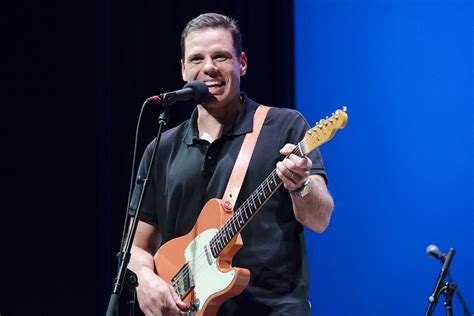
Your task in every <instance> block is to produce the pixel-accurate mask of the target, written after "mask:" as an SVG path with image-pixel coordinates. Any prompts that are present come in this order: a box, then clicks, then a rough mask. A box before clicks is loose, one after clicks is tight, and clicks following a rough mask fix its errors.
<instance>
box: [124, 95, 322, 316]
mask: <svg viewBox="0 0 474 316" xmlns="http://www.w3.org/2000/svg"><path fill="white" fill-rule="evenodd" d="M242 97H243V104H242V108H241V111H240V113H239V115H238V117H237V120H236V122H235V124H234V126H233V127H232V128H231V129H230V131H229V132H228V133H226V134H225V135H223V136H222V137H221V138H219V139H217V140H215V141H214V142H212V143H209V142H208V141H206V140H202V139H199V134H198V130H197V121H196V120H197V110H195V111H194V112H193V114H192V116H191V118H190V119H189V120H187V121H185V122H183V123H182V124H181V125H179V126H177V127H175V128H173V129H170V130H168V131H166V132H165V133H163V135H162V138H161V141H160V145H159V148H158V151H157V155H156V159H155V163H154V168H153V170H152V176H151V179H150V180H151V181H149V187H148V190H147V192H145V195H144V201H143V202H142V210H141V213H140V218H141V219H142V220H145V221H147V222H149V223H152V224H154V225H156V226H157V227H158V228H159V230H160V233H161V236H162V238H163V242H166V241H168V240H170V239H173V238H175V237H178V236H182V235H185V234H186V233H188V232H189V231H190V230H191V228H192V227H193V226H194V224H195V222H196V220H197V218H198V216H199V212H200V210H201V209H202V207H203V206H204V204H205V203H206V202H207V201H208V200H209V199H212V198H222V196H223V194H224V191H225V188H226V186H227V181H228V180H229V177H230V173H231V171H232V169H233V167H234V162H235V160H236V158H237V156H238V154H239V151H240V147H241V145H242V142H243V139H244V137H245V134H246V133H248V132H250V131H252V125H253V115H254V113H255V109H256V107H257V106H258V105H257V103H255V102H254V101H252V100H250V99H249V98H248V97H247V96H246V95H245V94H242ZM308 128H309V126H308V124H307V122H306V121H305V119H304V118H303V116H302V115H301V114H300V113H298V112H297V111H295V110H291V109H286V108H271V109H270V111H269V112H268V114H267V117H266V119H265V122H264V126H263V128H262V130H261V132H260V136H259V138H258V141H257V144H256V147H255V150H254V153H253V156H252V158H251V161H250V164H249V168H248V171H247V175H246V177H245V180H244V182H243V185H242V188H241V190H240V194H239V197H238V199H237V202H236V205H235V208H234V209H237V208H238V207H239V206H240V205H241V203H242V202H244V201H245V200H246V199H247V198H248V197H249V196H250V194H251V193H252V192H253V191H254V190H255V189H256V188H257V187H258V186H259V185H260V184H261V183H262V182H263V181H264V180H265V178H266V177H267V176H268V175H269V174H270V173H271V172H272V171H273V170H274V169H275V167H276V163H277V162H278V161H281V160H282V158H283V157H282V156H281V155H280V153H279V150H280V149H281V148H282V147H283V146H284V145H285V144H286V143H293V144H296V143H298V142H299V141H300V140H301V139H303V136H304V134H305V132H306V131H307V130H308ZM153 145H154V141H153V142H151V143H150V144H149V145H148V147H147V149H146V151H145V153H144V155H143V158H142V162H141V164H140V168H139V172H138V176H141V177H145V175H146V169H147V167H148V165H149V163H150V159H151V153H152V149H153ZM309 157H310V158H311V160H312V162H313V168H312V170H311V174H320V175H322V176H323V177H324V178H325V179H326V174H325V171H324V167H323V162H322V159H321V156H320V154H319V150H315V151H313V152H312V153H310V154H309ZM140 190H141V188H140V186H136V188H135V191H134V195H133V199H132V206H131V208H132V211H131V212H132V213H134V212H133V208H134V207H133V206H134V205H136V204H137V200H138V196H139V193H140ZM303 232H304V230H303V226H302V225H301V224H300V223H298V222H297V221H296V219H295V216H294V214H293V210H292V203H291V198H290V196H289V193H288V191H287V190H286V189H285V188H284V187H283V186H281V187H280V189H279V190H277V192H275V194H274V195H273V196H272V197H271V198H270V200H269V201H268V202H267V203H266V204H264V206H263V207H262V208H261V209H260V211H259V212H258V213H257V215H256V216H255V217H254V218H253V219H252V220H251V221H250V223H249V224H248V225H247V226H246V227H245V228H244V230H243V231H242V233H241V235H242V240H243V247H242V248H241V249H240V250H239V252H238V253H237V254H236V256H235V257H234V260H233V265H234V266H236V267H244V268H247V269H249V270H250V272H251V278H250V283H249V286H248V287H247V288H246V290H245V291H244V292H243V293H242V294H241V295H239V296H238V297H236V298H234V299H231V300H228V301H226V302H225V303H224V304H223V305H222V307H221V310H220V314H222V315H229V314H235V315H240V314H243V313H244V312H246V311H247V308H248V311H249V312H250V311H252V312H255V311H256V310H260V311H261V312H263V313H265V308H267V307H269V306H276V305H281V304H286V302H287V300H290V301H293V300H296V301H298V300H301V301H300V302H299V303H300V304H301V302H302V301H304V302H303V303H304V304H306V305H307V295H308V293H307V292H308V276H307V263H306V248H305V242H304V235H303ZM288 302H289V301H288ZM259 308H263V309H259ZM308 311H309V309H308Z"/></svg>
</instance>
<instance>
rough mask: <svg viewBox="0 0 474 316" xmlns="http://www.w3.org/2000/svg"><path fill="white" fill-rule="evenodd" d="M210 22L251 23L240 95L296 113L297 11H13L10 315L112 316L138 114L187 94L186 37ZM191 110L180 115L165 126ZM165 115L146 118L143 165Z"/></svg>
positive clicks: (243, 6)
mask: <svg viewBox="0 0 474 316" xmlns="http://www.w3.org/2000/svg"><path fill="white" fill-rule="evenodd" d="M211 11H213V12H219V13H223V14H228V15H231V16H233V17H235V18H236V19H237V20H238V21H239V23H240V26H241V30H242V33H243V35H244V37H243V47H244V51H245V52H246V53H247V56H248V59H249V70H248V73H247V75H246V76H245V77H244V78H243V80H242V89H243V90H244V91H246V92H247V93H248V94H249V95H250V96H251V97H252V98H253V99H254V100H256V101H258V102H261V103H264V104H267V105H272V106H280V107H293V105H294V104H293V103H294V87H293V3H292V1H249V0H244V1H242V0H241V1H184V0H175V1H137V2H132V1H112V0H97V1H95V2H87V1H81V2H76V3H70V2H64V1H62V2H61V1H57V2H55V1H41V2H33V1H23V2H22V1H18V2H16V3H15V5H10V6H9V7H8V8H7V9H6V10H4V12H3V13H2V15H5V17H4V19H3V18H2V21H4V22H3V23H4V28H3V29H4V31H6V33H7V35H6V37H5V45H4V48H5V50H6V51H7V53H8V54H7V56H8V57H6V58H3V61H4V64H5V65H4V74H5V75H6V77H7V84H6V85H5V86H4V87H3V88H2V90H5V93H2V99H3V100H2V101H3V102H2V104H3V106H4V113H5V115H3V117H2V123H3V124H2V136H3V137H2V140H3V148H4V150H3V155H2V164H1V166H2V174H3V179H4V184H5V188H6V189H4V190H3V196H4V199H3V200H4V203H3V206H4V210H3V212H2V213H3V216H2V231H1V234H2V245H3V247H2V248H3V251H4V253H3V254H2V258H3V260H2V261H3V262H2V272H3V273H4V274H5V277H4V279H3V281H2V292H4V293H2V297H3V298H7V299H3V300H2V304H1V306H0V313H1V314H2V315H3V314H5V315H96V314H97V315H102V314H104V313H105V310H106V306H107V303H108V300H109V297H110V292H111V288H112V285H113V278H114V277H115V274H116V260H115V254H116V252H117V251H118V250H119V245H120V237H121V234H122V225H123V221H124V214H125V209H126V201H127V195H128V189H129V181H130V173H131V168H132V166H131V164H132V161H131V158H132V145H133V141H134V137H135V128H136V123H137V118H138V113H139V110H140V108H141V104H142V102H143V101H144V100H145V99H146V98H147V97H149V96H151V95H155V94H157V93H161V92H167V91H172V90H176V89H180V88H182V86H183V84H184V83H183V81H182V80H181V72H180V47H179V38H180V33H181V31H182V29H183V28H184V26H185V24H186V22H187V21H189V20H190V19H192V18H193V17H195V16H197V15H198V14H200V13H203V12H211ZM4 97H5V98H4ZM192 110H193V108H192V107H191V106H190V105H188V104H186V103H183V104H177V105H176V106H175V107H174V108H173V111H172V114H171V119H170V123H169V124H168V126H167V128H170V127H172V126H175V125H177V124H179V123H180V122H182V121H183V120H184V119H186V118H188V117H189V115H190V113H191V111H192ZM157 117H158V109H157V108H154V107H149V108H147V109H146V110H145V115H144V119H143V123H142V127H141V130H140V137H139V147H138V159H139V158H140V156H141V153H142V151H143V149H144V146H145V144H146V143H148V142H149V141H150V140H151V139H152V138H153V137H154V135H155V133H156V129H157ZM122 298H123V299H124V298H125V293H124V295H123V297H122ZM122 301H123V300H122ZM122 309H124V311H122V314H124V313H126V309H125V308H124V307H123V306H122Z"/></svg>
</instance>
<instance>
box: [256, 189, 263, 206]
mask: <svg viewBox="0 0 474 316" xmlns="http://www.w3.org/2000/svg"><path fill="white" fill-rule="evenodd" d="M260 195H262V192H257V199H258V203H259V204H260V205H262V201H260Z"/></svg>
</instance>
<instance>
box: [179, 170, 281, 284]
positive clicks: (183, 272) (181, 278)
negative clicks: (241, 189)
mask: <svg viewBox="0 0 474 316" xmlns="http://www.w3.org/2000/svg"><path fill="white" fill-rule="evenodd" d="M273 173H274V172H272V174H270V175H269V176H268V177H267V178H266V179H265V181H264V183H262V186H264V184H267V185H268V179H269V178H270V176H272V175H273ZM272 181H274V182H276V181H275V180H272ZM277 188H278V186H277V187H276V188H275V189H274V191H273V192H271V194H270V195H269V197H270V196H271V195H272V194H273V193H274V192H275V191H276V189H277ZM254 193H255V192H254ZM254 193H253V194H252V195H251V196H250V197H249V198H248V199H247V200H246V201H245V203H244V204H243V205H242V206H241V207H239V209H238V210H237V211H236V212H235V213H234V215H233V216H232V217H231V220H229V221H228V222H226V224H224V225H223V227H222V228H224V226H226V225H227V226H230V225H229V224H227V223H230V222H235V220H236V219H237V217H238V216H239V215H240V216H243V215H242V214H241V213H243V211H244V210H245V207H248V206H249V205H250V203H251V202H250V200H251V199H255V196H256V194H254ZM254 203H255V202H254ZM262 204H263V203H262ZM234 216H235V217H234ZM246 217H247V216H246ZM250 217H251V216H250ZM250 217H248V218H250ZM222 228H221V229H222ZM222 231H223V230H221V231H220V232H222ZM218 234H219V232H218V233H217V234H216V235H214V237H213V238H212V239H211V242H210V247H212V246H215V245H216V244H217V245H218V246H219V248H222V246H220V245H219V244H218V241H217V240H220V242H221V244H226V243H228V242H229V241H230V240H232V238H231V239H230V240H229V241H226V240H225V238H224V236H222V237H220V238H219V237H218V238H217V240H215V241H214V243H212V240H214V239H215V238H216V236H218ZM223 248H225V246H224V247H223ZM223 248H222V249H223ZM222 249H221V250H220V251H222ZM212 256H214V255H213V254H212ZM203 259H206V256H205V254H202V253H201V256H200V257H198V258H197V259H196V260H195V264H194V265H195V266H198V268H199V266H200V265H201V264H202V260H203ZM206 260H207V259H206ZM198 271H199V270H198V269H196V272H198ZM189 273H190V268H189V266H186V267H185V268H184V269H182V270H180V272H178V273H177V274H176V275H175V277H174V278H176V281H177V282H176V283H183V282H184V278H185V277H188V276H189ZM195 274H197V273H195ZM196 281H197V280H196Z"/></svg>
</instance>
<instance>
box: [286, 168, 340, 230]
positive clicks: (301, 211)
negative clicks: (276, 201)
mask: <svg viewBox="0 0 474 316" xmlns="http://www.w3.org/2000/svg"><path fill="white" fill-rule="evenodd" d="M310 178H311V182H312V183H311V186H312V187H311V191H310V192H309V193H308V194H307V195H306V196H304V197H298V196H295V195H293V194H292V195H291V199H292V201H293V211H294V214H295V217H296V219H297V220H298V222H300V223H301V224H302V225H303V226H305V227H308V228H309V229H311V230H313V231H315V232H318V233H322V232H323V231H324V230H325V229H326V228H327V227H328V225H329V221H330V219H331V214H332V210H333V208H334V201H333V199H332V197H331V195H330V194H329V192H328V190H327V188H326V184H325V182H324V179H323V178H322V177H321V176H318V175H313V176H310Z"/></svg>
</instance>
